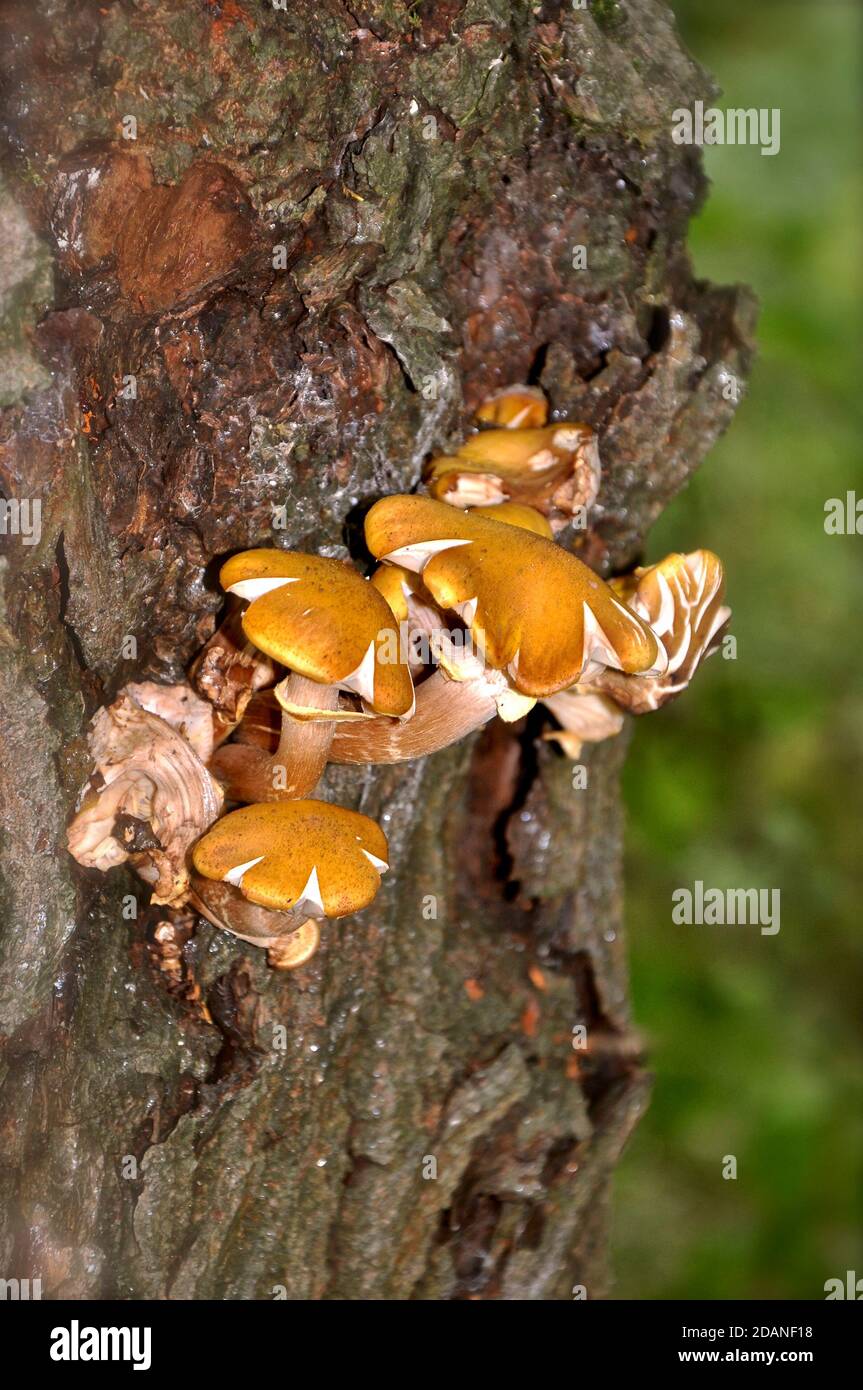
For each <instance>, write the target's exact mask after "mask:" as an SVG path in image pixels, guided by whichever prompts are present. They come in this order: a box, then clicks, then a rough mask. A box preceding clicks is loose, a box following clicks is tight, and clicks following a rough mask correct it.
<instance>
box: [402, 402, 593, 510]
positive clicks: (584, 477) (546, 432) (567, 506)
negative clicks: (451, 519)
mask: <svg viewBox="0 0 863 1390" xmlns="http://www.w3.org/2000/svg"><path fill="white" fill-rule="evenodd" d="M599 480H600V465H599V451H598V448H597V443H596V435H595V434H594V432H593V430H592V429H591V428H590V426H589V425H584V424H579V423H577V422H575V421H567V420H564V421H560V422H559V423H558V424H556V425H546V426H545V427H544V428H542V429H507V428H504V429H490V430H480V432H479V433H478V434H474V435H471V437H470V438H469V439H467V440H465V442H464V444H462V445H461V447H460V448H459V449H458V450H457V451H456V453H455V454H454V455H444V456H441V457H438V458H433V459H432V460H431V462H430V464H429V465H428V467H427V469H426V472H425V483H426V486H427V487H428V490H429V492H430V494H431V496H432V497H434V498H435V499H436V500H438V501H441V502H447V503H449V505H450V506H452V507H478V506H494V505H495V504H496V503H500V502H507V501H509V502H522V503H525V504H526V505H527V506H531V507H535V508H536V509H537V510H538V511H540V512H542V513H543V515H544V516H547V517H548V519H549V522H550V523H551V526H552V529H553V530H555V531H558V530H560V529H561V527H563V526H565V525H566V524H567V522H569V521H571V519H572V517H573V516H574V515H575V514H576V513H577V511H578V510H579V509H580V508H584V509H585V510H586V509H588V508H589V507H591V506H592V505H593V503H594V501H595V500H596V494H597V492H598V490H599Z"/></svg>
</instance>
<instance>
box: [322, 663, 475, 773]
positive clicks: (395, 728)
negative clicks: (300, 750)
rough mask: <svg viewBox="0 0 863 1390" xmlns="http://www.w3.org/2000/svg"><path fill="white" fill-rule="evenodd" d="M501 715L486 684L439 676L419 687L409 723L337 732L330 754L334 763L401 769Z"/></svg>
mask: <svg viewBox="0 0 863 1390" xmlns="http://www.w3.org/2000/svg"><path fill="white" fill-rule="evenodd" d="M496 713H497V705H496V704H495V696H494V693H493V691H492V688H491V687H490V685H489V683H488V682H487V681H486V680H485V679H484V678H483V677H478V678H477V679H475V680H466V681H454V680H450V679H449V678H448V677H447V676H445V675H444V673H443V672H442V671H435V672H434V674H433V675H431V676H429V678H428V680H426V681H423V682H422V684H421V685H418V686H417V692H416V709H415V711H414V714H413V716H412V717H411V718H410V719H406V720H398V719H387V718H378V719H367V720H363V721H362V722H358V723H351V724H342V725H339V727H337V729H336V731H335V735H334V737H333V742H332V747H331V748H330V753H329V757H330V762H333V763H403V762H407V761H408V759H410V758H422V757H424V756H425V754H426V753H436V752H437V751H438V749H440V748H448V747H449V746H450V744H451V743H458V741H459V739H462V738H465V737H466V736H467V734H471V733H473V731H474V730H475V729H478V728H480V727H481V725H483V724H486V723H487V722H488V720H489V719H491V718H493V716H494V715H495V714H496Z"/></svg>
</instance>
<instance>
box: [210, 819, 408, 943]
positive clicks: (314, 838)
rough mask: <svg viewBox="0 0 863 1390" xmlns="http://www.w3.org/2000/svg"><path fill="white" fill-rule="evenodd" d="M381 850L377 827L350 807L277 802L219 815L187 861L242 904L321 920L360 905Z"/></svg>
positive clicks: (380, 868) (379, 865) (374, 881)
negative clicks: (237, 894)
mask: <svg viewBox="0 0 863 1390" xmlns="http://www.w3.org/2000/svg"><path fill="white" fill-rule="evenodd" d="M387 855H388V848H387V839H386V836H385V835H384V832H383V831H382V830H381V828H380V826H379V825H377V824H376V823H375V822H374V821H373V820H370V819H369V817H368V816H363V815H361V814H360V813H359V812H358V811H349V810H346V809H345V807H343V806H331V805H329V804H328V803H327V802H325V801H278V802H267V803H264V804H261V805H257V806H243V807H242V808H241V809H240V810H239V811H232V812H231V813H230V814H229V815H227V816H223V817H222V819H221V820H220V821H217V822H216V824H215V825H214V826H213V827H212V829H211V830H209V831H208V832H207V834H206V835H204V836H202V838H201V839H200V840H199V841H198V843H197V844H196V845H195V848H194V850H193V853H192V858H193V861H194V865H195V868H196V870H197V871H198V873H199V874H202V875H203V876H204V878H210V879H215V880H217V881H221V882H224V883H232V884H233V885H234V886H235V887H237V888H239V889H240V891H241V892H242V894H243V896H244V897H246V898H248V899H249V901H250V902H253V903H258V904H259V905H260V906H261V907H268V908H271V909H272V910H274V911H277V912H288V911H294V912H296V913H297V914H302V913H305V915H306V916H307V917H316V918H322V917H345V916H347V915H348V914H349V913H351V912H359V911H360V910H361V909H362V908H364V907H367V906H368V905H369V903H370V902H371V901H372V899H373V898H374V896H375V894H376V893H377V891H378V889H379V887H380V882H381V874H382V873H384V872H385V871H386V869H387V867H388V865H387Z"/></svg>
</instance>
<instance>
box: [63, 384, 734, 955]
mask: <svg viewBox="0 0 863 1390" xmlns="http://www.w3.org/2000/svg"><path fill="white" fill-rule="evenodd" d="M478 424H479V426H480V428H479V429H478V431H477V433H475V434H474V435H472V436H471V438H470V439H468V440H467V441H466V442H465V443H464V444H463V445H461V446H460V448H459V449H458V450H457V451H456V453H455V454H452V455H446V456H442V457H439V458H435V459H433V460H432V462H431V464H430V466H429V469H428V471H427V474H426V477H427V481H428V486H429V493H430V494H431V495H429V496H421V495H403V496H402V495H396V496H392V497H385V498H383V499H382V500H381V501H379V502H377V503H375V505H374V506H372V508H371V509H370V511H369V512H368V514H367V516H366V521H365V536H366V544H367V546H368V549H369V551H370V552H371V554H372V556H373V557H374V558H375V560H376V561H377V562H378V563H377V568H376V569H375V570H374V572H373V573H372V574H371V576H370V577H369V578H368V579H366V578H364V577H363V576H362V575H361V574H360V573H359V572H358V570H356V569H355V568H354V567H353V566H352V565H351V564H349V563H342V562H341V561H338V560H334V559H327V558H324V557H321V556H317V555H306V554H298V553H292V552H289V551H284V550H275V549H259V550H248V551H244V552H242V553H241V554H238V555H235V556H233V557H232V558H231V559H229V560H228V561H227V562H226V564H224V565H223V567H222V570H221V573H220V582H221V585H222V588H223V589H224V591H225V593H226V595H227V596H228V598H227V602H228V612H227V615H226V617H225V619H224V621H223V623H222V626H221V627H220V628H219V629H218V630H217V632H216V633H215V634H214V635H213V637H212V638H210V640H209V642H208V643H207V644H206V646H205V647H204V649H203V650H202V652H201V653H199V655H198V657H197V658H196V660H195V661H194V662H193V664H192V666H191V668H190V671H189V682H188V683H184V684H182V685H179V686H159V685H155V684H153V683H147V684H146V685H131V686H127V687H126V688H125V689H124V690H123V691H121V692H120V695H119V696H118V698H117V700H116V701H115V702H114V704H113V705H111V706H110V707H108V708H107V709H104V710H100V711H99V713H98V714H97V716H96V718H95V720H94V721H93V726H92V728H91V731H90V736H89V742H90V749H91V752H92V755H93V760H94V763H95V771H94V772H93V774H92V775H91V777H90V779H89V781H88V783H87V786H86V787H85V788H84V791H83V792H82V797H81V800H80V802H79V809H78V812H77V814H76V816H75V819H74V820H73V822H72V824H71V826H70V828H69V832H68V843H69V849H70V851H71V853H72V854H73V855H74V856H75V858H76V859H78V861H79V862H80V863H82V864H84V865H86V866H87V867H91V868H98V869H102V870H106V869H108V868H110V867H112V866H114V865H116V864H120V863H123V862H127V861H128V862H129V863H131V864H132V866H133V867H134V868H135V869H136V870H137V872H138V873H139V874H140V875H141V877H142V878H144V879H145V881H147V882H149V883H150V884H151V885H153V890H154V891H153V900H154V901H155V902H158V903H162V904H167V905H169V906H171V907H183V906H188V905H191V906H192V907H193V908H195V909H196V910H197V911H198V912H199V913H201V914H202V915H203V916H204V917H206V918H207V919H208V920H209V921H210V922H212V923H214V924H215V925H216V926H218V927H220V928H223V929H224V930H226V931H229V932H232V933H233V934H234V935H235V936H237V937H239V938H240V939H241V940H243V941H246V942H250V943H251V944H253V945H257V946H261V947H265V948H266V949H267V951H268V959H269V961H270V964H271V965H273V966H274V967H276V968H281V969H293V968H295V967H297V966H299V965H302V964H303V963H304V962H305V961H307V960H309V958H310V957H311V956H312V955H313V954H314V952H315V950H316V949H317V946H318V942H319V937H320V923H321V921H323V920H324V919H325V918H339V917H344V916H346V915H349V914H351V913H354V912H357V911H360V910H361V909H362V908H364V907H367V906H368V905H369V903H371V902H372V900H373V899H374V897H375V895H376V893H377V891H378V889H379V887H380V882H381V875H382V874H383V873H385V872H386V870H387V867H388V848H387V841H386V837H385V835H384V833H383V831H382V830H381V829H380V827H379V826H378V825H376V824H375V822H374V821H372V820H370V819H369V818H368V817H367V816H364V815H361V814H359V813H358V812H356V811H350V810H347V809H345V808H343V807H340V806H336V805H332V804H330V803H328V802H326V801H322V800H316V799H313V797H314V792H315V790H316V788H317V786H318V783H319V781H320V778H321V775H322V773H323V771H324V769H325V767H326V765H327V763H328V762H332V763H343V764H345V763H346V764H351V763H353V764H362V763H367V764H368V763H395V762H402V761H405V760H407V759H411V758H418V757H423V756H425V755H426V754H429V753H433V752H435V751H437V750H438V749H441V748H445V747H447V746H448V745H450V744H452V743H455V742H456V741H458V740H459V739H461V738H463V737H465V736H466V735H467V734H469V733H471V732H472V731H473V730H475V729H477V728H479V727H480V726H481V725H483V724H484V723H486V722H487V721H488V720H490V719H492V718H494V717H495V716H498V717H500V718H501V719H503V720H507V721H513V720H517V719H519V718H521V717H522V716H524V715H525V714H526V713H527V712H528V711H529V710H530V709H532V708H533V706H534V705H535V704H536V703H537V702H541V703H542V704H543V705H544V706H545V708H546V709H547V710H548V711H549V713H550V714H551V715H553V716H554V718H555V720H556V721H557V723H558V725H559V726H560V727H559V728H557V729H555V730H553V731H551V732H547V733H546V734H545V735H544V737H545V738H551V739H554V740H555V741H557V742H558V743H559V744H560V746H561V747H562V748H563V750H564V751H565V752H566V753H567V754H568V755H569V756H572V757H574V756H577V754H578V752H579V750H580V748H581V745H582V743H583V742H585V741H596V740H598V739H603V738H607V737H611V736H613V735H614V734H616V733H618V732H619V731H620V729H621V727H622V725H623V720H624V715H625V713H626V712H630V713H633V714H641V713H644V712H646V711H648V710H652V709H657V708H659V706H660V705H662V704H664V703H665V702H666V701H667V700H670V699H672V698H673V697H674V696H676V695H678V694H679V693H680V692H681V690H683V689H684V688H685V687H686V685H688V683H689V681H690V680H691V678H692V676H693V675H694V673H695V671H696V669H697V667H698V666H699V665H700V663H701V661H702V660H704V658H705V657H706V656H708V655H709V654H710V652H711V651H713V650H715V648H716V646H717V644H718V641H719V637H720V634H721V631H722V629H723V628H724V626H725V624H726V623H727V621H728V618H729V616H730V615H729V610H728V609H727V608H726V607H725V606H724V604H723V601H722V600H723V588H724V581H723V572H722V566H721V564H720V562H719V560H718V559H717V558H716V556H715V555H712V554H711V553H710V552H709V551H704V550H700V551H695V552H694V553H692V554H690V555H676V554H675V555H669V556H667V557H666V558H665V559H664V560H662V561H661V562H660V563H659V564H657V565H652V566H650V567H648V568H645V569H636V570H635V571H633V572H632V573H631V574H629V575H625V576H623V577H622V578H619V579H612V580H611V581H610V582H605V581H604V580H603V579H601V578H600V577H599V576H598V575H597V574H595V573H594V572H593V570H591V569H590V568H588V566H587V565H585V564H583V563H582V562H581V561H580V560H579V559H577V558H576V556H574V555H573V554H571V553H570V552H569V551H568V550H565V549H564V548H563V547H562V546H561V545H559V544H557V543H556V540H555V533H556V532H557V531H559V530H560V528H561V526H562V525H563V524H565V522H566V520H567V519H571V518H572V516H573V511H574V508H575V507H577V506H589V505H590V504H591V502H592V501H593V499H594V497H595V494H596V489H597V485H598V476H599V462H598V454H597V450H596V442H595V439H594V436H593V432H592V431H591V430H590V429H589V428H588V427H587V426H586V425H581V424H575V423H573V422H570V421H564V422H561V423H558V424H549V423H548V406H547V403H546V401H545V398H544V396H543V395H542V393H541V392H539V391H538V390H537V389H536V388H532V387H526V386H517V387H510V388H507V390H505V391H502V392H499V393H497V394H496V395H495V396H493V397H491V398H490V399H489V400H488V401H486V402H485V403H484V405H483V406H482V407H481V408H480V410H479V412H478ZM226 803H227V805H228V806H229V807H231V808H232V809H228V811H227V813H226V814H222V812H223V810H224V807H225V804H226Z"/></svg>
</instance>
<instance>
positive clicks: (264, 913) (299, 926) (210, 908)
mask: <svg viewBox="0 0 863 1390" xmlns="http://www.w3.org/2000/svg"><path fill="white" fill-rule="evenodd" d="M189 902H190V903H191V904H192V906H193V907H194V909H195V911H196V912H199V913H200V914H201V916H202V917H206V919H207V921H208V922H212V924H213V926H214V927H219V928H220V930H221V931H227V932H230V933H231V935H232V936H236V937H238V938H239V940H240V941H247V942H248V943H249V945H250V946H262V947H265V948H266V949H267V956H268V960H269V963H270V965H271V966H272V967H273V968H274V969H275V970H296V969H297V967H298V966H300V965H305V963H306V961H307V960H311V958H312V956H313V955H314V954H315V952H316V950H317V949H318V945H319V943H320V938H321V931H320V927H319V925H318V923H317V922H316V921H315V919H314V918H313V917H307V918H306V919H305V920H302V919H301V920H297V919H295V917H294V915H293V913H290V912H273V911H272V910H271V909H270V908H267V907H259V906H258V904H257V903H252V902H249V900H248V898H244V897H243V895H242V893H241V892H240V891H239V889H237V888H234V887H233V886H232V885H231V884H230V883H217V882H213V881H212V880H210V879H205V878H203V877H201V875H200V874H195V875H194V876H193V879H192V888H191V891H190V893H189Z"/></svg>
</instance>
